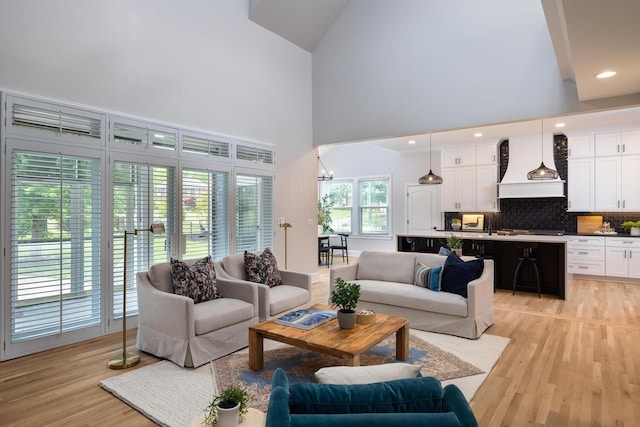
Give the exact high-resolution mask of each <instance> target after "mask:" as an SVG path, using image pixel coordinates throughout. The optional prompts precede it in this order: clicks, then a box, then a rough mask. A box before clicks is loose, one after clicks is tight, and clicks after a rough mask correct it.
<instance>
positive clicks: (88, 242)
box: [11, 150, 102, 342]
mask: <svg viewBox="0 0 640 427" xmlns="http://www.w3.org/2000/svg"><path fill="white" fill-rule="evenodd" d="M11 160H12V170H11V342H19V341H23V340H30V339H34V338H38V337H44V336H50V335H59V334H62V333H64V332H68V331H71V330H74V329H80V328H85V327H88V326H91V325H97V324H99V323H100V309H101V305H100V287H101V281H100V273H101V270H100V269H101V264H102V262H101V253H100V217H101V212H100V206H101V203H100V200H101V193H100V182H101V179H100V174H101V170H100V160H99V159H94V158H85V157H77V156H69V155H61V154H46V153H35V152H23V151H17V150H16V151H13V153H12V157H11Z"/></svg>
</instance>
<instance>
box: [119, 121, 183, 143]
mask: <svg viewBox="0 0 640 427" xmlns="http://www.w3.org/2000/svg"><path fill="white" fill-rule="evenodd" d="M113 142H115V143H117V144H128V145H140V146H146V147H154V148H161V149H166V150H175V148H176V134H175V133H174V132H170V131H167V130H162V129H159V128H153V127H142V126H136V125H134V124H129V123H121V122H115V123H114V124H113Z"/></svg>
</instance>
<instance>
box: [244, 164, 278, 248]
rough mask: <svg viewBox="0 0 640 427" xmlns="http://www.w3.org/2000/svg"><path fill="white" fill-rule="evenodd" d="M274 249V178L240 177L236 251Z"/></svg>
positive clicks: (260, 176)
mask: <svg viewBox="0 0 640 427" xmlns="http://www.w3.org/2000/svg"><path fill="white" fill-rule="evenodd" d="M267 246H269V247H273V177H272V176H267V175H258V174H244V173H238V174H237V175H236V251H237V252H238V253H240V252H244V251H245V250H246V251H256V250H262V249H264V248H266V247H267Z"/></svg>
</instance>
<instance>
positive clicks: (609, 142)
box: [595, 132, 621, 156]
mask: <svg viewBox="0 0 640 427" xmlns="http://www.w3.org/2000/svg"><path fill="white" fill-rule="evenodd" d="M595 142H596V156H615V155H619V154H620V149H621V147H620V132H614V133H599V134H596V139H595Z"/></svg>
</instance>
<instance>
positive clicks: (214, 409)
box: [204, 385, 250, 427]
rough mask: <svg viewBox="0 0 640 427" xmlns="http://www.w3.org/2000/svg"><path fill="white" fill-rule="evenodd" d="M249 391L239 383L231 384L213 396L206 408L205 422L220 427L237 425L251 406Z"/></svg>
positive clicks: (234, 426) (235, 426)
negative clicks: (249, 404) (248, 405)
mask: <svg viewBox="0 0 640 427" xmlns="http://www.w3.org/2000/svg"><path fill="white" fill-rule="evenodd" d="M249 397H250V396H249V392H248V391H247V390H246V389H244V388H242V387H240V386H237V385H231V386H229V387H227V388H225V389H224V390H222V391H221V392H220V394H218V395H216V396H213V400H211V403H210V404H209V406H208V407H207V409H206V413H205V419H204V421H205V424H206V425H209V426H218V427H237V425H238V423H239V422H241V421H242V420H243V418H244V416H245V415H246V414H247V412H248V410H249V408H248V407H247V403H248V402H249Z"/></svg>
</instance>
